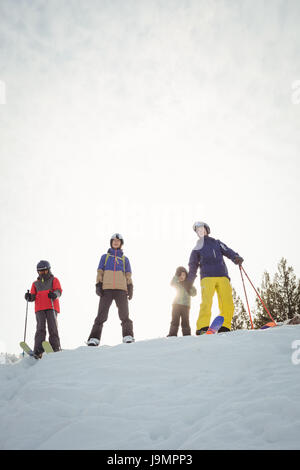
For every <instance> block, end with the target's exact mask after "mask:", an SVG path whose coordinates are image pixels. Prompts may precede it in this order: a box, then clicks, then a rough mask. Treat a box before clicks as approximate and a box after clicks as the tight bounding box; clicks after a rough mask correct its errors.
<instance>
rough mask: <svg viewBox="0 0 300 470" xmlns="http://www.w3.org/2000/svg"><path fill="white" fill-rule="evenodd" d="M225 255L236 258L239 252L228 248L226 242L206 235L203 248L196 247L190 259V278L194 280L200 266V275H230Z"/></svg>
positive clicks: (232, 258) (202, 276)
mask: <svg viewBox="0 0 300 470" xmlns="http://www.w3.org/2000/svg"><path fill="white" fill-rule="evenodd" d="M223 256H226V257H227V258H229V259H231V261H233V260H234V258H235V257H236V256H239V254H238V253H236V252H235V251H233V250H232V249H231V248H228V246H227V245H225V243H223V242H221V241H220V240H215V239H214V238H212V237H209V236H208V235H206V236H205V237H204V243H203V246H202V248H201V249H199V250H198V249H194V250H193V251H192V253H191V256H190V260H189V274H188V280H189V281H192V282H194V280H195V278H196V276H197V271H198V268H199V267H200V277H201V279H203V278H204V277H223V276H225V277H228V279H229V280H230V277H229V275H228V270H227V266H226V264H225V261H224V258H223Z"/></svg>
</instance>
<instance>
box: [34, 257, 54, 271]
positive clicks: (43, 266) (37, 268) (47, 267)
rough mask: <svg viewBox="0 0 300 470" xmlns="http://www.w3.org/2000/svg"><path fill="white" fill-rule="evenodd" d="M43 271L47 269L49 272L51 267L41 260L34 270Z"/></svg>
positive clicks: (47, 262)
mask: <svg viewBox="0 0 300 470" xmlns="http://www.w3.org/2000/svg"><path fill="white" fill-rule="evenodd" d="M44 269H48V270H49V271H50V269H51V266H50V263H49V261H45V260H41V261H39V262H38V264H37V266H36V270H37V271H43V270H44Z"/></svg>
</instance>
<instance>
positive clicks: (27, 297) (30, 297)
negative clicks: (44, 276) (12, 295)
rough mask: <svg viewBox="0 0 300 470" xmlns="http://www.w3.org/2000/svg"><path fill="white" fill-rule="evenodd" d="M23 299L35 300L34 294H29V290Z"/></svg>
mask: <svg viewBox="0 0 300 470" xmlns="http://www.w3.org/2000/svg"><path fill="white" fill-rule="evenodd" d="M25 300H27V302H33V301H34V300H35V295H34V294H30V292H26V294H25Z"/></svg>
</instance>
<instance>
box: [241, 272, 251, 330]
mask: <svg viewBox="0 0 300 470" xmlns="http://www.w3.org/2000/svg"><path fill="white" fill-rule="evenodd" d="M239 268H240V273H241V278H242V282H243V287H244V292H245V297H246V302H247V307H248V312H249V317H250V323H251V329H252V330H253V329H254V326H253V322H252V317H251V313H250V307H249V302H248V296H247V292H246V287H245V282H244V276H243V273H242V266H241V265H239Z"/></svg>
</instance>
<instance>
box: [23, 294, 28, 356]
mask: <svg viewBox="0 0 300 470" xmlns="http://www.w3.org/2000/svg"><path fill="white" fill-rule="evenodd" d="M27 294H29V289H27ZM27 317H28V299H27V301H26V315H25V328H24V343H25V342H26V331H27ZM24 355H25V352H24V351H23V356H24Z"/></svg>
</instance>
